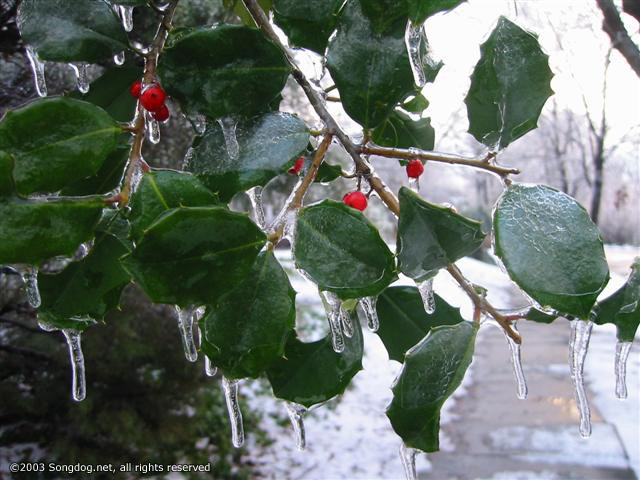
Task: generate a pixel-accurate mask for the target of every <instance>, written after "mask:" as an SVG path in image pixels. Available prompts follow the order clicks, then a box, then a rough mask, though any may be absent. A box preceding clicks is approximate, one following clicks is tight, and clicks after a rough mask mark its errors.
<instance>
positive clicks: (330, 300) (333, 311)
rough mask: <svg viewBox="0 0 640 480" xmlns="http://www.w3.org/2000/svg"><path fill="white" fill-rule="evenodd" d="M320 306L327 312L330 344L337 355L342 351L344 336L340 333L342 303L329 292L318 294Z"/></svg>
mask: <svg viewBox="0 0 640 480" xmlns="http://www.w3.org/2000/svg"><path fill="white" fill-rule="evenodd" d="M320 298H321V299H322V304H323V305H324V309H325V311H326V312H327V318H328V319H329V328H330V329H331V342H332V344H333V350H334V351H335V352H337V353H341V352H343V351H344V336H343V333H342V313H343V312H342V302H341V301H340V299H339V298H338V297H337V295H336V294H335V293H332V292H329V291H323V292H320Z"/></svg>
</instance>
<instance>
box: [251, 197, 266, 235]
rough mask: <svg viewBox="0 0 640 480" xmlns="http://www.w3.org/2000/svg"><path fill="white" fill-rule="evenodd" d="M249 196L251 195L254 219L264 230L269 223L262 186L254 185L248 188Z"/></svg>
mask: <svg viewBox="0 0 640 480" xmlns="http://www.w3.org/2000/svg"><path fill="white" fill-rule="evenodd" d="M247 196H248V197H249V201H250V202H251V209H252V210H253V220H254V221H255V222H256V225H258V226H259V227H260V228H261V229H262V230H264V229H265V228H266V227H267V225H266V221H265V218H264V207H263V205H262V187H260V186H258V187H253V188H250V189H249V190H247Z"/></svg>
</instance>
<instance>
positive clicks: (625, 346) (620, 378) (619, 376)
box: [615, 341, 632, 400]
mask: <svg viewBox="0 0 640 480" xmlns="http://www.w3.org/2000/svg"><path fill="white" fill-rule="evenodd" d="M631 345H632V343H631V342H621V341H618V343H617V344H616V365H615V370H616V397H617V398H619V399H621V400H624V399H625V398H627V359H628V358H629V352H630V351H631Z"/></svg>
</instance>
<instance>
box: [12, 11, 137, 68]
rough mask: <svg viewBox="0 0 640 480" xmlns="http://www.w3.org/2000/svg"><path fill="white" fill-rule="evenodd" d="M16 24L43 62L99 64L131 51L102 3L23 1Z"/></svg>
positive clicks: (116, 23)
mask: <svg viewBox="0 0 640 480" xmlns="http://www.w3.org/2000/svg"><path fill="white" fill-rule="evenodd" d="M16 21H17V23H18V28H19V29H20V34H21V36H22V40H23V41H24V43H25V44H27V45H30V46H32V47H34V48H35V49H36V51H37V52H38V55H39V56H40V58H41V59H42V60H51V61H53V62H87V63H98V62H100V61H102V60H107V59H111V58H112V57H113V56H114V55H115V54H117V53H119V52H122V51H123V50H127V49H128V48H129V41H128V39H127V35H126V34H125V32H124V30H123V29H122V26H121V25H120V21H119V20H118V17H117V16H116V14H115V13H114V12H113V10H112V9H111V6H110V5H109V4H108V3H107V2H105V1H103V0H73V1H72V2H70V1H68V0H22V2H21V3H20V7H19V8H18V15H17V18H16Z"/></svg>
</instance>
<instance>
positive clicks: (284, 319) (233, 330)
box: [201, 252, 296, 378]
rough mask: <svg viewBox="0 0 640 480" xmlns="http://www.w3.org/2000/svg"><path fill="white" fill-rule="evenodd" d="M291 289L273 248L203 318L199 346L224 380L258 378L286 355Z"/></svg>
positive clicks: (293, 309) (292, 300)
mask: <svg viewBox="0 0 640 480" xmlns="http://www.w3.org/2000/svg"><path fill="white" fill-rule="evenodd" d="M295 295H296V294H295V291H294V290H293V288H292V287H291V284H290V283H289V279H288V278H287V274H286V273H285V271H284V270H283V269H282V267H281V266H280V264H279V263H278V260H276V258H275V256H274V255H273V253H272V252H266V253H261V254H260V255H259V256H258V259H257V260H256V262H255V264H254V265H253V268H252V269H251V271H250V272H249V274H248V275H247V277H246V279H245V280H244V281H243V282H242V283H240V284H239V285H238V286H237V287H236V288H235V289H234V290H232V291H231V292H229V293H228V294H226V295H223V296H222V297H221V298H220V299H219V300H218V302H217V303H216V304H215V305H213V306H212V307H211V308H210V309H209V310H208V312H207V315H206V316H205V317H204V318H203V319H202V320H201V324H202V326H203V327H204V328H203V329H202V331H203V332H204V339H203V340H204V341H203V343H202V349H203V351H204V352H205V353H206V354H207V357H209V359H210V360H211V363H212V364H213V365H215V366H216V367H218V368H219V369H220V370H222V372H223V374H224V376H225V377H227V378H244V377H257V376H258V375H260V373H262V372H263V371H264V370H265V369H266V368H267V367H268V366H269V365H270V364H272V363H273V362H274V361H276V360H277V359H279V358H282V356H283V354H284V347H285V343H286V341H287V336H288V335H289V332H290V331H291V330H292V329H293V328H294V324H295V318H296V302H295Z"/></svg>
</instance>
